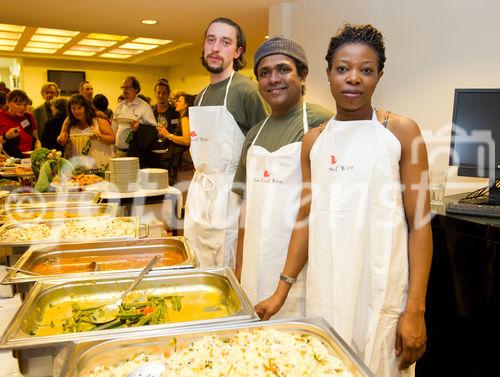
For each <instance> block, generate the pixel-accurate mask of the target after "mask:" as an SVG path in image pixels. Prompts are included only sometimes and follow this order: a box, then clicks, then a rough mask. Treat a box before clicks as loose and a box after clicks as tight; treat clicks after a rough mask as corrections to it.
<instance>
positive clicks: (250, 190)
mask: <svg viewBox="0 0 500 377" xmlns="http://www.w3.org/2000/svg"><path fill="white" fill-rule="evenodd" d="M268 119H269V117H267V118H266V120H265V121H264V123H263V124H262V126H261V127H260V129H259V132H258V133H257V136H255V139H254V141H253V143H252V145H251V146H250V148H249V149H248V153H247V159H246V163H247V181H246V195H247V198H246V200H247V204H246V209H247V211H246V213H247V215H246V219H245V241H244V244H243V267H242V271H241V285H242V287H243V290H244V291H245V293H246V295H247V296H248V298H249V299H250V302H251V303H252V304H254V305H256V304H257V303H259V302H260V301H262V300H264V299H266V298H268V297H270V296H271V295H272V294H273V292H274V291H275V289H276V287H277V285H278V282H279V275H280V273H281V272H283V267H284V265H285V261H286V256H287V254H288V244H289V243H290V236H291V234H292V230H293V226H294V224H295V219H296V218H297V213H298V211H299V206H300V192H301V188H302V170H301V168H300V148H301V145H302V142H295V143H291V144H288V145H285V146H283V147H281V148H280V149H278V150H277V151H275V152H268V151H267V150H266V149H265V148H263V147H260V146H258V145H254V144H255V142H256V140H257V138H258V137H259V135H260V132H261V131H262V129H263V128H264V126H265V125H266V122H267V120H268ZM302 120H303V126H304V134H305V133H306V132H307V130H308V124H307V114H306V104H305V103H304V104H303V117H302ZM305 271H306V270H305V269H303V270H302V272H301V273H300V274H299V276H298V278H297V281H296V282H295V284H294V285H293V286H292V288H291V289H290V292H289V294H288V297H287V299H286V302H285V305H283V307H282V308H281V310H280V311H279V312H278V313H277V314H276V316H274V317H273V318H290V317H304V316H305V314H306V313H305V293H306V292H305V275H306V274H305Z"/></svg>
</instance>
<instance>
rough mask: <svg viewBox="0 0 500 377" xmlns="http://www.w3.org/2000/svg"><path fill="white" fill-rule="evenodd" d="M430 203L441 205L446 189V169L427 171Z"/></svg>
mask: <svg viewBox="0 0 500 377" xmlns="http://www.w3.org/2000/svg"><path fill="white" fill-rule="evenodd" d="M429 181H430V185H429V189H430V195H431V204H435V205H443V204H444V201H443V199H444V193H445V191H446V170H431V171H430V173H429Z"/></svg>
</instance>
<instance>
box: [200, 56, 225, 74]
mask: <svg viewBox="0 0 500 377" xmlns="http://www.w3.org/2000/svg"><path fill="white" fill-rule="evenodd" d="M201 64H202V65H203V67H205V68H206V69H207V71H208V72H210V73H221V72H222V71H224V68H223V62H221V65H220V66H218V67H213V66H211V65H208V63H207V60H206V59H205V57H204V56H203V55H202V56H201Z"/></svg>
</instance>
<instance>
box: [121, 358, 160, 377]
mask: <svg viewBox="0 0 500 377" xmlns="http://www.w3.org/2000/svg"><path fill="white" fill-rule="evenodd" d="M165 370H166V368H165V363H164V362H163V361H150V362H149V363H146V364H142V365H141V366H139V367H137V368H135V369H134V370H132V371H131V372H130V373H128V374H127V377H161V375H162V373H163V372H165Z"/></svg>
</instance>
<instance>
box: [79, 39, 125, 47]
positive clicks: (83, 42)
mask: <svg viewBox="0 0 500 377" xmlns="http://www.w3.org/2000/svg"><path fill="white" fill-rule="evenodd" d="M115 43H116V41H102V40H98V39H82V40H81V41H79V42H78V44H80V45H85V46H99V47H101V46H102V47H110V46H113V45H114V44H115Z"/></svg>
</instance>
